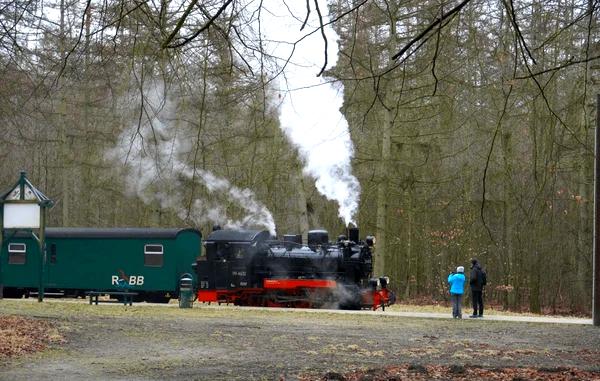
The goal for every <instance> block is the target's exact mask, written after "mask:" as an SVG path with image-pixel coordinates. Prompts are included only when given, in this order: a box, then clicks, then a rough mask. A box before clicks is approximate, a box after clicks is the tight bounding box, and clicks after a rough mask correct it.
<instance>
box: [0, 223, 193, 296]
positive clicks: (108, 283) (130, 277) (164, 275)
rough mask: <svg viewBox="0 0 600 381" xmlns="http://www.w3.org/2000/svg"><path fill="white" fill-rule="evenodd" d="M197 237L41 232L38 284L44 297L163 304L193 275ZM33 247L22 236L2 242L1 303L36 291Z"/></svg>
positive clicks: (131, 231)
mask: <svg viewBox="0 0 600 381" xmlns="http://www.w3.org/2000/svg"><path fill="white" fill-rule="evenodd" d="M201 239H202V236H201V234H200V232H199V231H198V230H195V229H162V228H107V229H104V228H102V229H99V228H47V229H46V255H47V257H46V258H47V262H46V267H45V269H46V270H45V274H44V282H45V288H46V291H47V292H48V293H52V292H59V293H64V294H65V295H79V296H82V295H83V294H84V292H85V291H117V290H123V289H127V290H129V291H133V292H137V293H138V299H140V300H146V301H150V302H168V300H169V299H170V298H176V297H177V296H178V293H179V280H180V278H181V276H182V275H183V274H185V273H189V274H195V273H194V271H193V266H192V265H193V264H194V263H196V261H197V259H198V257H199V256H200V255H201V247H202V242H201ZM39 260H40V255H39V246H38V244H37V242H36V241H35V240H34V239H33V238H32V237H31V235H30V234H29V235H27V234H17V235H14V236H12V237H11V236H10V235H9V236H7V237H6V239H5V240H4V242H3V245H2V252H1V254H0V272H1V274H0V276H1V277H2V278H0V279H1V281H2V283H3V284H4V296H5V297H20V296H22V295H27V294H28V293H29V292H35V291H37V287H38V274H39V268H40V266H39V264H40V263H39Z"/></svg>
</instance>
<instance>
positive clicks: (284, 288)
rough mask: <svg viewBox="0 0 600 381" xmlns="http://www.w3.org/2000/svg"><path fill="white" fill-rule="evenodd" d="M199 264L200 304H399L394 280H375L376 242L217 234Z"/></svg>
mask: <svg viewBox="0 0 600 381" xmlns="http://www.w3.org/2000/svg"><path fill="white" fill-rule="evenodd" d="M204 246H205V255H204V256H202V257H201V258H200V260H199V261H198V262H197V264H196V274H197V282H198V284H197V287H198V293H197V298H198V301H201V302H219V303H233V304H235V305H240V306H269V307H300V308H342V309H359V308H372V309H377V308H380V307H381V308H385V306H388V305H390V304H393V303H394V302H395V295H394V294H393V292H391V291H390V290H388V288H387V284H388V279H387V278H385V277H382V278H375V279H373V278H372V271H373V266H372V246H373V239H372V238H370V237H368V238H367V239H366V240H365V241H360V240H359V231H358V229H356V228H351V229H349V231H348V237H346V236H340V237H338V239H337V242H334V243H333V242H329V236H328V233H327V231H324V230H311V231H310V232H309V233H308V242H307V243H306V244H303V242H302V236H300V235H286V236H284V237H283V239H282V240H273V239H272V238H271V236H270V234H269V232H267V231H254V230H220V229H219V230H215V231H213V232H212V233H211V234H210V235H209V236H208V238H207V239H206V240H205V241H204Z"/></svg>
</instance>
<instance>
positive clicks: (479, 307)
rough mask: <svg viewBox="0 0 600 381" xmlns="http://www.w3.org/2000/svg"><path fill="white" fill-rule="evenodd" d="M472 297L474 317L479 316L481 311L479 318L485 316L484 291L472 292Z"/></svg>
mask: <svg viewBox="0 0 600 381" xmlns="http://www.w3.org/2000/svg"><path fill="white" fill-rule="evenodd" d="M471 296H472V299H473V315H474V316H475V315H477V312H478V311H479V316H483V291H482V290H479V291H475V290H471Z"/></svg>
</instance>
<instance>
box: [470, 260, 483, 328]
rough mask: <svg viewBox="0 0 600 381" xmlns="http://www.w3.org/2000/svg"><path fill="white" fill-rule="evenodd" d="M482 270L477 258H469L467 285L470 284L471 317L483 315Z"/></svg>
mask: <svg viewBox="0 0 600 381" xmlns="http://www.w3.org/2000/svg"><path fill="white" fill-rule="evenodd" d="M482 273H483V270H482V269H481V265H480V264H479V262H478V261H477V259H475V258H473V259H471V276H470V277H469V285H470V286H471V298H472V300H473V315H470V316H469V317H471V318H477V317H480V318H481V317H483V275H482Z"/></svg>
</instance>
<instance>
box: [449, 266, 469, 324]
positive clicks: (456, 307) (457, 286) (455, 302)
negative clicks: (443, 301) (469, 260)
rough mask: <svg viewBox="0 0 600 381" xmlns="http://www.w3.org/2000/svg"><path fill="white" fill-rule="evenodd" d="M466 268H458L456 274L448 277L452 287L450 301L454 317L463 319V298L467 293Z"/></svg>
mask: <svg viewBox="0 0 600 381" xmlns="http://www.w3.org/2000/svg"><path fill="white" fill-rule="evenodd" d="M466 280H467V278H465V268H464V267H463V266H458V267H457V268H456V272H453V273H451V274H450V275H448V284H449V285H450V300H451V301H452V317H453V318H455V319H462V296H463V293H464V292H465V282H466Z"/></svg>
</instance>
